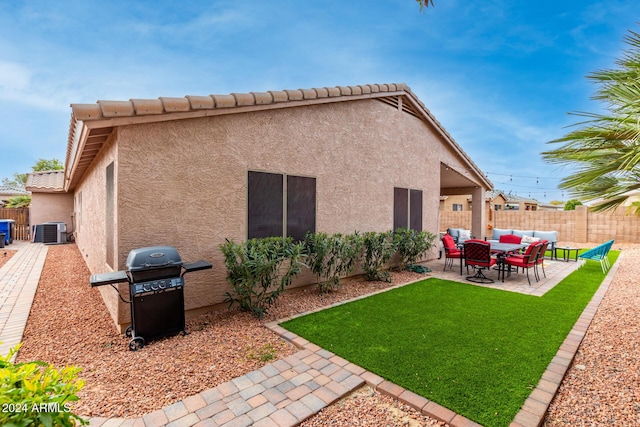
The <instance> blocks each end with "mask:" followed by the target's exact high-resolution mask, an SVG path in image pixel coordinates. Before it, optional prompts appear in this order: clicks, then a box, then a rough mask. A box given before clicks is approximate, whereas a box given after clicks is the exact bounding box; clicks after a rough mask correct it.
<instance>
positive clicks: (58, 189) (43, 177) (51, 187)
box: [25, 170, 74, 232]
mask: <svg viewBox="0 0 640 427" xmlns="http://www.w3.org/2000/svg"><path fill="white" fill-rule="evenodd" d="M25 187H26V189H27V190H29V191H30V192H31V214H30V221H31V225H32V226H34V225H37V224H43V223H45V222H64V223H65V224H67V226H68V229H69V231H70V232H73V228H74V224H73V220H74V218H73V193H69V192H65V190H64V171H63V170H54V171H44V172H32V173H29V174H27V182H26V185H25Z"/></svg>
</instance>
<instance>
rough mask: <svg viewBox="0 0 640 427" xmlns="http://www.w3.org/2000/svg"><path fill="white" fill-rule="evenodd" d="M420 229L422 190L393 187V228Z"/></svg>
mask: <svg viewBox="0 0 640 427" xmlns="http://www.w3.org/2000/svg"><path fill="white" fill-rule="evenodd" d="M397 228H411V229H412V230H417V231H422V190H410V189H408V188H398V187H395V188H394V189H393V229H394V230H395V229H397Z"/></svg>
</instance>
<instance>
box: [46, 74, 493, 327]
mask: <svg viewBox="0 0 640 427" xmlns="http://www.w3.org/2000/svg"><path fill="white" fill-rule="evenodd" d="M71 109H72V116H71V126H70V132H69V140H68V146H67V157H66V161H65V171H64V181H63V185H62V188H61V189H62V190H63V191H62V194H66V197H70V198H72V200H73V204H72V205H73V207H72V211H71V212H69V215H70V216H72V217H73V222H74V229H75V238H76V242H77V245H78V248H79V250H80V251H81V252H82V254H83V257H84V258H85V260H86V263H87V265H88V267H89V269H90V270H91V272H92V273H102V272H107V271H111V270H120V269H124V267H125V266H124V264H125V260H126V257H127V255H128V253H129V251H130V250H132V249H134V248H138V247H143V246H152V245H173V246H175V247H176V248H177V249H178V251H179V252H180V254H181V256H182V258H183V259H184V260H185V261H194V260H197V259H205V260H207V261H210V262H212V263H213V269H212V270H208V271H203V272H199V273H198V274H193V275H190V276H189V277H188V278H187V281H186V282H187V283H186V285H185V306H186V310H187V312H188V313H187V314H188V315H189V314H195V313H199V312H202V311H205V310H209V309H211V308H212V307H215V306H216V305H218V304H220V303H222V301H223V300H224V294H225V292H227V291H228V290H229V287H228V284H227V282H226V271H225V268H224V263H223V257H222V254H221V252H220V250H219V248H218V245H220V244H221V243H223V242H224V241H225V239H232V240H234V241H244V240H246V239H248V238H251V237H262V236H269V235H284V234H288V235H292V236H294V237H301V236H303V235H304V233H305V232H306V231H324V232H328V233H334V232H341V233H351V232H353V231H354V230H358V231H361V232H364V231H386V230H389V229H392V228H395V227H398V226H411V227H413V228H417V229H422V230H427V231H430V232H432V233H434V234H437V232H438V223H439V217H438V215H439V209H438V207H439V200H440V195H447V194H472V196H473V199H474V202H473V203H476V201H477V203H479V206H483V204H484V199H485V191H486V190H489V189H491V183H490V182H489V181H488V180H487V178H486V177H485V176H484V174H483V173H482V172H481V171H480V170H479V168H478V167H477V166H476V165H475V164H474V163H473V161H472V160H471V159H470V158H469V157H468V156H467V154H465V153H464V151H463V150H462V149H461V148H460V146H459V145H458V144H457V143H456V142H455V141H454V140H453V138H452V137H451V136H450V135H449V134H448V133H447V131H446V130H445V129H444V128H443V127H442V125H441V124H440V123H438V121H437V120H436V119H435V118H434V117H433V115H432V114H431V113H430V112H429V111H428V110H427V108H426V107H425V106H424V105H423V104H422V102H420V100H419V99H418V98H417V97H416V96H415V94H414V93H413V92H412V91H411V90H410V89H409V87H407V86H406V85H404V84H373V85H361V86H340V87H330V88H327V87H325V88H314V89H299V90H283V91H268V92H251V93H232V94H228V95H209V96H186V97H184V98H162V97H161V98H158V99H131V100H128V101H97V102H96V103H95V104H72V105H71ZM461 171H462V172H461ZM33 191H35V189H34V190H33ZM484 212H485V211H484V209H477V210H475V209H474V217H473V228H474V229H477V230H478V232H479V233H480V230H484V228H485V223H486V220H485V213H484ZM434 255H435V254H434ZM311 279H312V278H311V276H310V275H308V277H306V278H305V277H301V278H300V280H298V281H297V283H296V285H303V284H305V283H307V284H308V283H310V282H309V281H310V280H311ZM87 286H89V284H88V278H87ZM98 289H99V291H100V292H101V293H102V296H103V298H104V300H105V303H106V305H107V307H108V308H109V310H110V312H111V315H112V317H113V319H114V321H115V323H116V324H117V325H119V326H120V328H123V327H124V326H126V324H127V323H129V321H130V317H129V311H128V310H129V307H128V304H125V303H122V302H121V301H119V299H118V297H117V294H116V292H114V291H113V290H112V289H110V288H109V287H106V286H105V287H101V288H98ZM120 290H121V293H122V294H123V295H127V292H128V291H127V285H120Z"/></svg>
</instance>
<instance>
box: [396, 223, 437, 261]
mask: <svg viewBox="0 0 640 427" xmlns="http://www.w3.org/2000/svg"><path fill="white" fill-rule="evenodd" d="M435 239H436V235H435V234H433V233H429V232H428V231H416V230H411V229H408V228H398V229H396V230H395V231H394V233H393V241H394V244H395V246H396V248H397V249H398V254H399V255H400V265H399V266H398V268H399V269H401V270H402V269H404V268H406V267H407V266H409V265H412V264H415V263H416V262H417V261H418V260H419V259H420V258H421V257H422V255H424V253H425V252H427V251H428V250H429V249H431V248H432V247H433V242H434V241H435Z"/></svg>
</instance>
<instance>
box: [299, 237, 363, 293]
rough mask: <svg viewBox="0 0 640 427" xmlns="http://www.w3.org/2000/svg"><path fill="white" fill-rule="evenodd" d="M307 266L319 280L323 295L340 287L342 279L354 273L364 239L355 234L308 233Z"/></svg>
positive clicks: (306, 240) (306, 239) (306, 243)
mask: <svg viewBox="0 0 640 427" xmlns="http://www.w3.org/2000/svg"><path fill="white" fill-rule="evenodd" d="M305 246H306V252H307V266H308V267H309V269H310V270H311V271H312V272H313V273H314V274H315V275H316V277H317V278H318V287H319V289H320V292H321V293H325V292H330V291H334V290H336V289H338V287H339V286H340V277H342V276H345V275H347V274H349V273H351V272H352V271H353V269H354V268H355V265H356V262H357V261H358V258H359V256H360V252H361V249H362V237H361V236H360V234H358V232H357V231H355V232H354V233H353V234H346V235H343V234H340V233H336V234H333V235H331V236H329V235H327V233H308V234H307V236H306V237H305Z"/></svg>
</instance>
